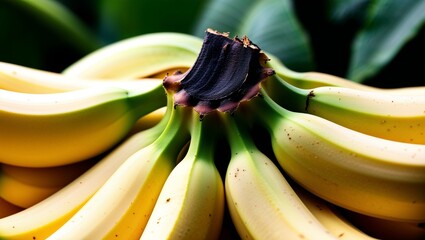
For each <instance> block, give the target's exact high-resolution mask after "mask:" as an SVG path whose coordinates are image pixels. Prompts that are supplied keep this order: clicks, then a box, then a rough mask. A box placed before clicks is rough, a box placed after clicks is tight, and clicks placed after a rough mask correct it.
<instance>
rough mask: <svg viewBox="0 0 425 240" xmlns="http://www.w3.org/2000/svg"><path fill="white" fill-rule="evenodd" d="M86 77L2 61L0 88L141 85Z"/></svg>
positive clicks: (41, 89)
mask: <svg viewBox="0 0 425 240" xmlns="http://www.w3.org/2000/svg"><path fill="white" fill-rule="evenodd" d="M120 80H121V81H106V80H105V79H94V78H93V79H86V78H81V77H71V76H66V75H64V74H60V73H54V72H49V71H44V70H38V69H34V68H29V67H24V66H19V65H16V64H11V63H4V62H0V89H3V90H8V91H13V92H22V93H59V92H67V91H73V90H78V89H83V88H90V87H100V86H103V87H106V86H110V87H118V88H125V89H132V88H138V87H140V85H141V83H137V82H136V81H134V80H135V79H120ZM138 80H143V81H146V80H147V81H153V80H160V79H159V78H142V79H138Z"/></svg>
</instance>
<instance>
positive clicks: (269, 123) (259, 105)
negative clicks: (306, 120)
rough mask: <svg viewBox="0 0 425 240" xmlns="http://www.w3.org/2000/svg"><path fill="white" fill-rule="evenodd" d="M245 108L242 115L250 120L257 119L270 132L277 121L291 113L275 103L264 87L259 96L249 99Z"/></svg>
mask: <svg viewBox="0 0 425 240" xmlns="http://www.w3.org/2000/svg"><path fill="white" fill-rule="evenodd" d="M246 108H247V109H244V116H245V117H246V118H248V119H249V120H250V121H259V122H260V123H261V125H262V126H264V127H265V128H267V130H268V131H269V132H270V133H273V131H274V128H275V126H277V124H278V122H280V121H282V119H283V118H288V117H289V116H290V115H291V114H293V112H291V111H289V110H287V109H285V108H283V107H282V106H280V105H279V104H277V103H276V102H275V101H274V100H273V99H272V98H271V97H270V96H269V95H268V94H267V92H266V91H265V90H264V89H261V97H257V98H255V99H253V100H251V102H250V104H248V105H247V106H246Z"/></svg>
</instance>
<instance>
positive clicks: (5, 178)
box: [0, 159, 95, 208]
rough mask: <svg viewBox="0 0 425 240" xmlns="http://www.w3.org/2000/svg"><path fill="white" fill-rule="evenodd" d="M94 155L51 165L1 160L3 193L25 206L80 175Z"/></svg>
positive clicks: (55, 190)
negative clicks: (71, 162) (30, 166)
mask: <svg viewBox="0 0 425 240" xmlns="http://www.w3.org/2000/svg"><path fill="white" fill-rule="evenodd" d="M94 162H95V159H93V160H90V161H82V162H78V163H75V164H71V165H63V166H58V167H51V168H28V167H18V166H13V165H8V164H2V165H1V170H2V173H1V175H0V197H2V198H4V199H6V200H7V201H9V202H10V203H13V204H14V205H16V206H19V207H22V208H28V207H31V206H32V205H34V204H36V203H38V202H40V201H41V200H43V199H45V198H47V197H48V196H50V195H52V194H53V193H55V192H57V191H58V190H59V189H61V188H62V187H64V186H65V185H67V184H68V183H70V182H71V181H72V180H74V179H75V178H77V177H78V176H79V175H81V174H82V173H83V172H84V171H86V170H87V169H88V168H89V167H90V166H91V165H93V164H94Z"/></svg>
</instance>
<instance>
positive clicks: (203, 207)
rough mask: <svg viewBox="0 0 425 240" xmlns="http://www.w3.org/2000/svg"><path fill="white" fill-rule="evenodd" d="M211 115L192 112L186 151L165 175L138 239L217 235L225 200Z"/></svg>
mask: <svg viewBox="0 0 425 240" xmlns="http://www.w3.org/2000/svg"><path fill="white" fill-rule="evenodd" d="M212 117H213V116H207V117H205V118H204V119H203V120H202V121H200V120H199V116H198V115H197V114H193V118H192V124H191V129H192V130H191V140H190V145H189V149H188V152H187V154H186V155H185V157H184V158H183V159H182V160H181V161H180V162H179V163H178V164H177V166H176V167H175V168H174V169H173V171H172V172H171V174H170V176H168V178H167V181H166V182H165V184H164V186H163V188H162V190H161V193H160V195H159V197H158V200H157V202H156V204H155V207H154V209H153V212H152V215H151V216H150V218H149V221H148V223H147V225H146V228H145V230H144V231H143V234H142V237H141V238H140V239H143V240H144V239H146V240H147V239H152V240H156V239H218V237H219V234H220V229H221V224H222V220H223V213H224V201H225V200H224V187H223V182H222V179H221V176H220V174H219V172H218V170H217V168H216V166H215V164H214V146H215V138H214V135H213V134H214V131H217V129H216V128H214V123H215V121H214V119H213V118H212Z"/></svg>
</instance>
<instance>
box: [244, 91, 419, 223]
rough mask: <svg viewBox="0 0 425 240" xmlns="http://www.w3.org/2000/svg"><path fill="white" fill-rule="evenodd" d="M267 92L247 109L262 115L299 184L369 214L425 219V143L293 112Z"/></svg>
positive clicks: (278, 154) (280, 158) (279, 156)
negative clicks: (368, 132) (393, 138)
mask: <svg viewBox="0 0 425 240" xmlns="http://www.w3.org/2000/svg"><path fill="white" fill-rule="evenodd" d="M262 93H263V98H262V99H255V100H254V101H255V102H254V101H252V104H250V105H249V106H250V107H251V108H250V109H248V110H250V111H252V113H251V114H252V115H253V116H254V115H255V116H259V117H260V118H259V119H258V120H259V121H260V122H261V124H263V125H264V126H265V127H266V128H267V129H268V131H269V133H270V135H271V139H272V146H273V151H274V153H275V155H276V158H277V159H278V161H279V163H280V165H281V166H282V168H283V169H284V170H285V171H286V172H287V173H288V174H289V175H290V176H291V177H293V178H294V179H295V180H296V181H297V182H298V183H299V184H300V185H302V186H303V187H305V188H306V189H308V190H309V191H310V192H312V193H315V194H316V195H318V196H320V197H322V198H324V199H326V200H328V201H330V202H332V203H334V204H336V205H338V206H341V207H344V208H347V209H350V210H353V211H357V212H360V213H363V214H366V215H371V216H376V217H381V218H386V219H393V220H399V221H412V222H423V221H424V220H425V191H423V189H425V162H424V159H425V145H421V144H409V143H402V142H395V141H389V140H385V139H381V138H377V137H373V136H369V135H366V134H362V133H359V132H356V131H353V130H351V129H348V128H345V127H343V126H340V125H338V124H336V123H333V122H331V121H328V120H326V119H323V118H321V117H317V116H314V115H311V114H306V113H297V112H290V111H288V110H286V109H284V108H282V107H280V106H279V105H278V104H277V103H275V102H273V100H272V99H271V98H270V97H269V96H267V93H266V92H265V91H262ZM365 203H367V204H365Z"/></svg>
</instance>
